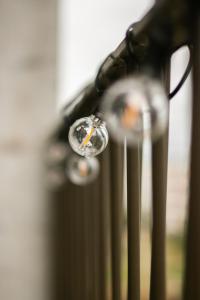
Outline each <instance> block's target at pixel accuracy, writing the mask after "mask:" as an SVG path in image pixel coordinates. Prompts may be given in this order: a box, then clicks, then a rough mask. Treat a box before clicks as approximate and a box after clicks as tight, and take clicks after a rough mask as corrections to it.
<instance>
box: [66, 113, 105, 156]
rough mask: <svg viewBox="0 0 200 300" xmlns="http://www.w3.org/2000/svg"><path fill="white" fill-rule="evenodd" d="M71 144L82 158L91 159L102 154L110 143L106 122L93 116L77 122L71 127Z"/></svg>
mask: <svg viewBox="0 0 200 300" xmlns="http://www.w3.org/2000/svg"><path fill="white" fill-rule="evenodd" d="M69 143H70V145H71V147H72V149H73V150H74V151H75V152H76V153H78V154H79V155H81V156H85V157H91V156H96V155H98V154H100V153H101V152H102V151H103V150H104V149H105V148H106V146H107V143H108V132H107V129H106V126H105V122H103V121H102V120H100V119H99V118H98V117H96V116H93V115H91V116H89V117H85V118H82V119H79V120H77V121H76V122H75V123H74V124H73V125H72V126H71V127H70V130H69Z"/></svg>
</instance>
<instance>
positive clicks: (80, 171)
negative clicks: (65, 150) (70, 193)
mask: <svg viewBox="0 0 200 300" xmlns="http://www.w3.org/2000/svg"><path fill="white" fill-rule="evenodd" d="M66 172H67V175H68V178H69V180H70V181H71V182H72V183H74V184H77V185H86V184H89V183H91V182H92V181H93V180H95V179H96V178H97V176H98V173H99V161H98V160H97V158H96V157H90V158H87V157H81V156H78V155H75V154H74V155H72V156H70V157H69V159H68V162H67V168H66Z"/></svg>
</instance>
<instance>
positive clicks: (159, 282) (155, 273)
mask: <svg viewBox="0 0 200 300" xmlns="http://www.w3.org/2000/svg"><path fill="white" fill-rule="evenodd" d="M169 70H170V68H169V66H166V68H165V70H164V72H163V83H164V86H165V88H166V91H167V92H168V91H169V80H170V78H169ZM167 160H168V130H166V132H165V133H164V135H163V136H162V137H161V138H160V139H159V140H158V141H156V142H155V143H153V145H152V201H153V203H152V205H153V213H152V217H153V220H152V222H153V224H152V253H151V280H150V299H151V300H160V299H162V300H165V299H166V249H165V248H166V197H167Z"/></svg>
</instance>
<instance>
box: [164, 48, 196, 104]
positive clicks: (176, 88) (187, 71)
mask: <svg viewBox="0 0 200 300" xmlns="http://www.w3.org/2000/svg"><path fill="white" fill-rule="evenodd" d="M188 48H189V52H190V59H189V62H188V65H187V67H186V69H185V72H184V74H183V76H182V78H181V80H180V82H179V83H178V85H177V86H176V87H175V89H174V90H173V91H172V92H171V93H169V95H168V98H169V100H171V99H172V98H173V97H174V96H175V95H176V94H177V93H178V92H179V90H180V89H181V87H182V86H183V84H184V83H185V81H186V79H187V78H188V75H189V74H190V71H191V69H192V46H188Z"/></svg>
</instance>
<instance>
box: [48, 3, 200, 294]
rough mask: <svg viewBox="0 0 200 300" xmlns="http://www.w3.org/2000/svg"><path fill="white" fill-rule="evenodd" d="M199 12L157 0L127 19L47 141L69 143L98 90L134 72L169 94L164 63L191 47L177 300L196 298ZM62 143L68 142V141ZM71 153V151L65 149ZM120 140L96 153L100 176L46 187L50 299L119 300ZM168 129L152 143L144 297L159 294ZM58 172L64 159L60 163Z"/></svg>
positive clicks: (132, 278)
mask: <svg viewBox="0 0 200 300" xmlns="http://www.w3.org/2000/svg"><path fill="white" fill-rule="evenodd" d="M199 20H200V16H199V6H198V4H196V7H195V4H194V3H189V1H180V0H173V1H170V0H168V1H163V2H162V1H161V3H159V4H156V5H155V6H154V7H153V8H152V9H151V11H150V12H149V13H148V14H147V15H146V16H145V17H144V18H143V19H142V20H141V22H139V23H136V24H133V25H132V26H131V27H130V28H129V30H128V31H127V35H126V38H125V40H124V41H122V43H121V44H120V46H119V47H118V48H117V49H116V51H114V52H113V53H112V54H111V55H109V56H108V58H107V59H106V60H105V62H104V63H103V65H102V66H101V68H100V70H99V72H98V74H97V77H96V79H95V81H94V82H93V83H91V84H90V85H89V86H88V87H87V88H86V89H84V91H83V92H82V93H81V94H80V95H79V96H78V97H77V98H75V99H74V100H73V101H72V102H71V103H70V104H68V105H67V106H66V107H65V108H64V110H63V112H62V118H63V120H62V122H61V124H60V125H59V127H58V128H57V129H56V131H55V132H54V133H53V138H52V140H51V143H50V146H51V145H52V144H53V145H54V144H65V145H67V144H68V141H67V134H68V131H69V127H70V126H71V124H72V123H73V122H74V121H75V120H77V119H78V118H80V117H85V116H89V115H91V114H92V113H98V111H99V107H100V103H101V99H102V95H103V94H104V92H105V91H106V90H107V89H108V88H109V86H110V85H111V84H112V83H113V82H115V81H116V80H118V79H121V78H124V77H127V76H129V75H130V74H133V73H135V72H136V73H138V72H140V73H145V74H147V75H150V76H153V77H156V78H159V79H160V80H161V81H162V82H163V85H164V87H165V90H166V93H167V94H169V74H170V71H169V69H170V68H169V65H170V63H169V61H170V57H171V55H172V54H173V53H174V52H175V51H176V50H177V49H178V48H180V47H181V46H183V45H187V46H188V47H190V49H193V122H192V146H191V170H190V192H189V202H188V206H189V210H188V226H187V240H186V257H185V266H186V267H185V274H184V287H183V295H182V299H191V300H192V299H194V300H197V299H200V258H199V257H200V256H199V253H200V201H199V195H200V190H199V189H200V184H199V178H200V101H199V98H200V87H199V86H200V85H199V80H200V78H199V76H200V75H199V72H200V23H199ZM67 147H68V146H67ZM69 151H70V150H69ZM141 151H142V145H140V146H139V147H138V148H137V147H136V148H129V147H128V148H127V236H128V239H127V243H128V247H127V257H128V281H127V287H128V288H127V299H129V300H139V299H141V293H140V291H141V286H142V283H141V282H140V278H141V275H140V270H141V266H140V255H141V249H140V238H141V231H140V226H141V172H142V159H141ZM123 154H124V148H123V145H121V144H118V143H117V142H115V141H114V140H112V139H111V140H110V142H109V145H108V147H107V149H106V150H105V151H104V152H103V153H102V154H101V155H100V174H99V176H98V178H97V179H96V180H95V181H94V182H92V183H90V184H88V185H86V186H76V185H74V184H72V183H70V181H67V182H66V183H64V184H63V185H62V186H61V187H59V188H58V189H56V190H55V191H54V192H52V196H53V201H54V203H55V228H56V234H55V236H56V240H55V241H54V245H55V246H54V250H55V251H54V253H55V257H56V259H55V279H56V280H55V282H56V286H55V297H56V299H72V300H78V299H81V300H84V299H85V300H86V299H87V300H88V299H91V300H98V299H99V300H106V299H113V300H121V299H122V225H123V168H124V165H123ZM167 160H168V129H167V130H166V131H165V132H164V133H163V135H162V136H161V137H160V138H159V139H158V140H157V141H155V142H152V245H151V246H152V249H151V274H150V294H149V299H151V300H157V299H158V300H165V299H167V295H166V250H165V249H166V245H165V244H166V194H167ZM63 169H65V160H63Z"/></svg>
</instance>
